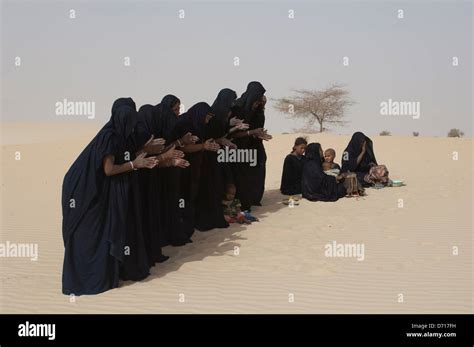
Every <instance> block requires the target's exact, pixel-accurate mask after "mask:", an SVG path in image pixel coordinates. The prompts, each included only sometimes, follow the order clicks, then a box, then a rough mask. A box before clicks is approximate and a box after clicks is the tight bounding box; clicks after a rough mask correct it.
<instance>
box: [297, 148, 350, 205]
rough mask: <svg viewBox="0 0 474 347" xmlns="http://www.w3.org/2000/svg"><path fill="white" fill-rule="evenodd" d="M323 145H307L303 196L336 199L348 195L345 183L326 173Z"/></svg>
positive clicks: (313, 198)
mask: <svg viewBox="0 0 474 347" xmlns="http://www.w3.org/2000/svg"><path fill="white" fill-rule="evenodd" d="M323 160H324V158H323V157H322V156H321V145H320V144H319V143H310V144H309V145H308V147H306V151H305V161H304V166H303V175H302V179H301V190H302V193H303V197H304V198H306V199H308V200H311V201H336V200H338V199H339V198H342V197H344V196H345V195H346V191H345V188H344V186H343V184H341V183H337V181H336V178H335V177H333V176H328V175H326V174H325V173H324V171H323V168H322V162H323Z"/></svg>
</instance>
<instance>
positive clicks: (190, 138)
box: [179, 133, 199, 146]
mask: <svg viewBox="0 0 474 347" xmlns="http://www.w3.org/2000/svg"><path fill="white" fill-rule="evenodd" d="M197 141H199V138H198V137H197V136H194V135H193V134H191V133H186V135H184V136H183V137H182V138H180V139H179V142H180V143H181V145H182V146H186V145H192V144H194V143H196V142H197Z"/></svg>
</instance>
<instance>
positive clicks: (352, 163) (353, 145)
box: [341, 131, 377, 172]
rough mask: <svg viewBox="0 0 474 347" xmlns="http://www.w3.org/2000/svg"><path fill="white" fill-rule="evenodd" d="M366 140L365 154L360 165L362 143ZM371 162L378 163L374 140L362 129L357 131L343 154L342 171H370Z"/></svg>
mask: <svg viewBox="0 0 474 347" xmlns="http://www.w3.org/2000/svg"><path fill="white" fill-rule="evenodd" d="M364 141H366V151H365V155H364V157H363V158H362V161H361V162H360V163H359V165H357V157H358V156H359V154H360V153H361V151H362V144H363V142H364ZM370 163H373V164H375V165H377V160H376V159H375V154H374V146H373V143H372V140H371V139H369V138H368V137H367V136H365V135H364V134H363V133H362V132H360V131H358V132H355V133H354V134H353V135H352V138H351V140H350V141H349V144H348V145H347V147H346V149H345V150H344V153H343V155H342V169H341V172H347V171H351V172H368V171H369V169H370V165H369V164H370Z"/></svg>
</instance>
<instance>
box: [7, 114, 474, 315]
mask: <svg viewBox="0 0 474 347" xmlns="http://www.w3.org/2000/svg"><path fill="white" fill-rule="evenodd" d="M97 129H98V127H97V126H93V125H89V124H80V123H78V124H76V125H71V124H69V123H67V124H66V123H56V124H46V123H43V124H34V123H3V124H2V135H3V137H2V174H1V204H2V206H1V211H2V215H1V217H2V218H1V240H0V241H1V242H6V241H9V242H13V243H36V244H38V249H39V257H38V260H37V261H31V260H30V259H29V258H14V257H6V258H0V313H472V312H473V310H472V280H473V268H472V261H473V258H472V231H473V224H472V223H473V220H472V212H473V209H472V207H473V206H472V198H473V186H472V180H473V160H472V158H473V153H472V149H473V142H472V139H458V138H441V137H440V138H435V137H400V136H389V137H388V136H386V137H379V136H371V134H367V135H369V136H370V137H371V138H372V140H373V142H374V149H375V154H376V156H377V159H378V161H379V163H382V164H386V165H387V167H388V168H389V170H390V176H391V178H395V179H402V180H404V181H405V183H406V186H403V187H397V188H384V189H380V190H375V189H369V190H368V191H367V193H368V195H367V196H366V197H361V198H358V199H356V198H350V199H349V198H345V199H341V200H339V201H338V202H335V203H322V202H309V201H306V200H301V201H300V204H299V206H295V207H294V208H289V207H288V206H286V205H283V204H282V203H281V201H282V199H283V196H282V195H281V194H280V193H279V190H278V188H279V184H280V177H281V170H282V164H283V159H284V157H285V155H286V154H287V153H288V152H289V150H290V148H291V147H292V143H293V141H294V138H295V137H296V136H297V134H285V135H282V134H280V135H274V139H273V140H272V141H269V142H267V143H266V149H267V155H268V162H267V179H266V192H265V196H264V200H263V206H262V207H258V208H255V209H254V214H255V215H256V216H257V217H259V218H260V222H259V223H253V224H252V225H250V226H240V225H233V226H231V227H230V228H228V229H225V230H220V231H218V230H212V231H209V232H205V233H201V232H198V231H197V232H196V233H195V234H194V236H193V240H194V243H192V244H189V245H186V246H184V247H179V248H174V247H166V248H164V253H165V254H167V255H170V256H171V258H170V260H169V261H168V262H166V263H164V264H158V265H157V266H155V267H154V268H153V269H152V270H151V276H149V278H148V279H146V280H145V281H143V282H134V283H132V282H126V283H122V285H121V287H119V288H117V289H114V290H110V291H108V292H106V293H103V294H100V295H96V296H81V297H76V298H70V297H68V296H65V295H63V294H61V272H62V260H63V243H62V235H61V218H62V217H61V205H60V201H61V184H62V179H63V177H64V174H65V172H66V171H67V169H68V168H69V166H70V165H71V163H72V162H73V161H74V159H75V158H76V157H77V155H78V154H79V153H80V151H81V150H82V149H83V148H84V146H85V145H86V144H87V143H88V142H89V141H90V139H91V138H92V137H93V136H94V135H95V133H96V131H97ZM361 130H362V131H363V130H364V129H361ZM308 136H309V140H310V141H311V142H320V143H321V144H322V146H323V148H328V147H333V148H334V149H335V150H336V152H337V158H336V160H337V161H340V156H341V153H342V151H343V149H344V147H345V145H346V144H347V142H348V140H349V138H350V136H346V135H344V136H342V135H340V136H339V135H332V134H322V135H321V134H310V135H308ZM16 152H20V154H21V160H15V154H16ZM453 152H457V153H458V160H453ZM399 199H403V201H402V202H403V207H399V206H400V203H401V200H399ZM333 241H336V242H337V243H362V244H363V245H364V249H365V257H364V260H363V261H358V260H357V259H356V258H350V257H346V258H335V257H333V258H331V257H326V256H325V248H324V247H325V245H326V244H328V243H332V242H333ZM453 247H458V254H457V255H456V254H453V253H456V252H453ZM400 294H402V295H403V301H402V300H401V296H400Z"/></svg>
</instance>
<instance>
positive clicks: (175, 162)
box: [171, 158, 189, 169]
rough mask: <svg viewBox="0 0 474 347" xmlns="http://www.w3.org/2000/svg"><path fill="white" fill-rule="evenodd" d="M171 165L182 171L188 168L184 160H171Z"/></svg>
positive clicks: (187, 163)
mask: <svg viewBox="0 0 474 347" xmlns="http://www.w3.org/2000/svg"><path fill="white" fill-rule="evenodd" d="M171 165H172V166H175V167H180V168H182V169H184V168H187V167H188V166H189V162H188V161H187V160H185V159H180V158H176V159H173V160H171Z"/></svg>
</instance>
